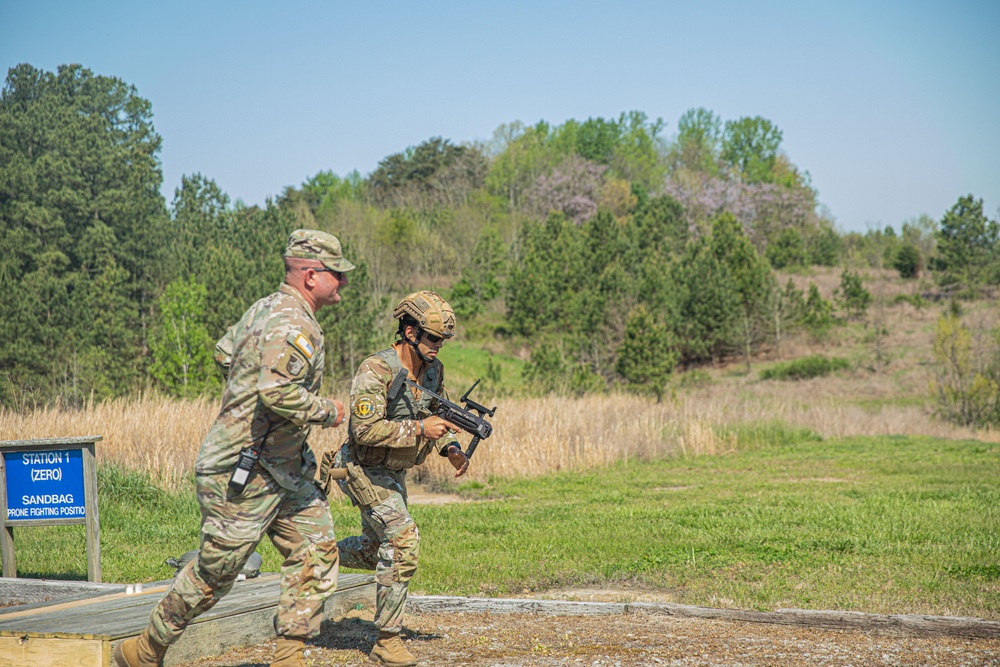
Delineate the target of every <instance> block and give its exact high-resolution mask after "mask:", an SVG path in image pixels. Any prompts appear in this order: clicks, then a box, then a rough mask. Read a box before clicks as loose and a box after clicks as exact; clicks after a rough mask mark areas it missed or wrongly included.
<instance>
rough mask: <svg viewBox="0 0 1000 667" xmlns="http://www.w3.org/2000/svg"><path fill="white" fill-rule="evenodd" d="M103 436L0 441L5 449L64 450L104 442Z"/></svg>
mask: <svg viewBox="0 0 1000 667" xmlns="http://www.w3.org/2000/svg"><path fill="white" fill-rule="evenodd" d="M103 439H104V436H103V435H79V436H73V437H68V438H32V439H29V440H0V447H2V448H3V449H8V448H10V449H16V448H38V449H62V448H64V447H65V446H66V445H70V446H72V445H89V444H93V443H95V442H97V441H99V440H103Z"/></svg>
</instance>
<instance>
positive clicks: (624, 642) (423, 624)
mask: <svg viewBox="0 0 1000 667" xmlns="http://www.w3.org/2000/svg"><path fill="white" fill-rule="evenodd" d="M375 636H376V631H375V628H374V625H373V624H372V616H371V612H368V611H358V612H351V613H350V614H348V616H347V617H346V618H344V619H343V620H341V621H340V622H337V623H327V624H325V625H324V628H323V633H322V635H321V636H320V638H319V639H317V640H316V641H315V642H313V643H312V644H311V646H310V648H309V654H308V655H307V656H306V664H307V665H309V666H310V667H320V666H323V665H345V666H351V665H357V666H360V665H371V664H373V663H371V662H370V661H369V658H368V652H369V651H370V650H371V647H372V644H373V643H374V641H375ZM404 637H405V641H406V644H407V647H408V648H409V650H410V651H411V652H413V653H414V654H415V655H416V656H417V657H418V659H419V660H420V665H421V666H422V667H452V666H459V665H462V666H467V667H552V666H555V665H567V666H570V667H575V666H576V665H587V666H591V667H598V666H600V667H632V666H636V667H638V666H639V665H642V666H644V667H645V666H656V665H671V666H676V667H682V666H689V665H690V666H694V665H698V666H705V667H779V666H780V667H785V666H789V667H797V666H800V665H802V666H804V665H809V666H813V665H824V666H827V665H828V666H830V667H834V666H836V667H847V666H851V667H862V666H868V665H879V666H882V665H886V666H894V667H895V666H901V667H911V666H917V665H920V666H927V667H931V666H933V667H959V666H962V667H987V666H997V665H1000V640H993V639H977V640H968V639H953V638H935V639H926V638H913V637H893V636H885V635H874V634H868V633H862V632H840V631H826V630H815V629H806V628H797V627H787V626H770V625H763V624H758V623H739V622H731V621H709V620H702V619H678V618H672V617H669V616H660V615H625V616H600V617H581V616H537V615H529V614H503V615H499V614H497V615H483V614H421V615H408V616H407V618H406V631H405V633H404ZM273 650H274V645H273V643H272V642H268V643H264V644H260V645H258V646H254V647H251V648H248V649H243V650H240V651H232V652H230V653H227V654H225V655H222V656H219V657H217V658H212V659H205V660H199V661H196V662H190V663H185V665H184V667H251V666H252V667H266V665H268V664H269V661H270V658H271V655H272V652H273Z"/></svg>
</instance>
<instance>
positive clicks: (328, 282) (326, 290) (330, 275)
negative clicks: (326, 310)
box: [306, 265, 347, 308]
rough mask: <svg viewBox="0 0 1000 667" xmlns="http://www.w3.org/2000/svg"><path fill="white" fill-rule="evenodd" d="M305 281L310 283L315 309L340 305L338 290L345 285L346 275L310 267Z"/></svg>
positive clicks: (322, 267) (321, 267)
mask: <svg viewBox="0 0 1000 667" xmlns="http://www.w3.org/2000/svg"><path fill="white" fill-rule="evenodd" d="M310 269H311V270H310V271H308V273H307V275H306V280H307V282H308V281H311V287H312V290H311V291H312V294H313V298H314V299H315V300H316V307H317V308H321V307H323V306H332V305H333V304H335V303H340V289H341V288H342V287H344V286H345V285H347V274H345V273H341V272H340V271H333V270H331V269H328V268H326V267H325V266H322V265H320V266H318V267H316V268H312V267H310Z"/></svg>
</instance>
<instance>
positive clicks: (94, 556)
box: [83, 443, 101, 583]
mask: <svg viewBox="0 0 1000 667" xmlns="http://www.w3.org/2000/svg"><path fill="white" fill-rule="evenodd" d="M83 498H84V505H86V507H87V509H86V513H87V581H94V582H97V583H100V582H101V520H100V517H99V516H98V514H97V458H96V457H95V456H94V443H90V444H89V445H86V446H84V448H83Z"/></svg>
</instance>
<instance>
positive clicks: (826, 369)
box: [760, 354, 851, 380]
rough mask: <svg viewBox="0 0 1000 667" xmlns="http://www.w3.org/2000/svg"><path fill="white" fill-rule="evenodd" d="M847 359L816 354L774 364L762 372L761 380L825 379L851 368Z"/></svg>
mask: <svg viewBox="0 0 1000 667" xmlns="http://www.w3.org/2000/svg"><path fill="white" fill-rule="evenodd" d="M850 366H851V364H850V362H848V361H847V359H841V358H839V357H824V356H823V355H820V354H814V355H811V356H808V357H802V358H801V359H794V360H792V361H785V362H781V363H777V364H774V365H773V366H771V367H770V368H767V369H765V370H763V371H761V372H760V379H761V380H808V379H809V378H816V377H823V376H824V375H829V374H830V373H832V372H834V371H839V370H843V369H845V368H850Z"/></svg>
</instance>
